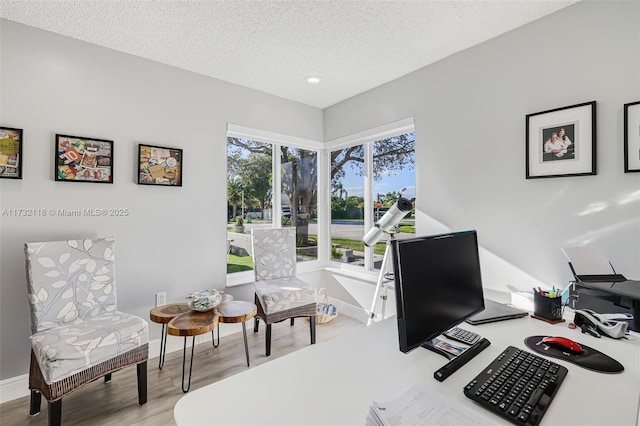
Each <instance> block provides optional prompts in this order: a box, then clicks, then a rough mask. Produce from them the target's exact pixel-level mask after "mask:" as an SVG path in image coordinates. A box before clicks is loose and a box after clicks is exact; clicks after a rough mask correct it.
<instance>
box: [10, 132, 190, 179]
mask: <svg viewBox="0 0 640 426" xmlns="http://www.w3.org/2000/svg"><path fill="white" fill-rule="evenodd" d="M23 138H24V130H23V129H19V128H14V127H7V126H3V125H0V178H2V179H22V176H23V169H22V159H23V157H24V155H23ZM183 156H184V154H183V150H182V149H180V148H169V147H162V146H156V145H149V144H142V143H141V144H138V163H137V164H136V170H137V171H136V175H137V176H138V178H137V182H136V183H137V184H139V185H158V186H182V167H183ZM113 163H114V141H112V140H107V139H98V138H93V137H85V136H72V135H64V134H59V133H56V134H55V144H54V161H53V167H54V180H55V181H59V182H85V183H87V182H89V183H113Z"/></svg>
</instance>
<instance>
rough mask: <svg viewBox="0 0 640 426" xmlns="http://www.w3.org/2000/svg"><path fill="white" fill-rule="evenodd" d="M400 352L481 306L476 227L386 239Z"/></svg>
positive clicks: (414, 345)
mask: <svg viewBox="0 0 640 426" xmlns="http://www.w3.org/2000/svg"><path fill="white" fill-rule="evenodd" d="M391 247H392V253H393V267H394V281H395V288H396V305H397V317H398V335H399V341H400V350H401V351H402V352H405V353H406V352H409V351H410V350H412V349H414V348H416V347H418V346H420V345H422V344H423V343H424V342H426V341H428V340H431V339H433V338H434V337H437V336H438V335H440V334H442V333H443V332H444V331H446V330H448V329H450V328H451V327H453V326H455V325H457V324H459V323H461V322H463V321H464V320H465V319H467V318H469V317H470V316H472V315H475V314H476V313H478V312H480V311H482V310H483V309H484V297H483V293H482V278H481V276H480V258H479V256H478V237H477V234H476V231H465V232H454V233H450V234H442V235H432V236H425V237H414V238H404V239H396V240H391Z"/></svg>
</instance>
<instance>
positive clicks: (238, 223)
mask: <svg viewBox="0 0 640 426" xmlns="http://www.w3.org/2000/svg"><path fill="white" fill-rule="evenodd" d="M236 232H239V233H241V234H242V233H244V219H243V218H242V216H236Z"/></svg>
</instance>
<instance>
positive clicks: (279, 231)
mask: <svg viewBox="0 0 640 426" xmlns="http://www.w3.org/2000/svg"><path fill="white" fill-rule="evenodd" d="M251 243H252V248H253V263H254V272H255V299H256V300H255V303H256V305H257V307H258V313H257V315H256V317H255V320H254V321H255V322H254V332H257V331H258V324H259V319H261V320H263V321H264V322H265V324H266V326H267V330H266V356H269V355H271V324H273V323H276V322H280V321H284V320H286V319H289V318H290V319H291V325H294V318H296V317H308V318H309V321H310V326H309V327H310V334H311V344H312V345H313V344H314V343H315V342H316V321H315V320H316V290H315V288H314V287H313V286H312V285H310V284H309V283H307V282H305V281H303V280H301V279H299V278H297V277H296V230H295V228H262V229H252V230H251Z"/></svg>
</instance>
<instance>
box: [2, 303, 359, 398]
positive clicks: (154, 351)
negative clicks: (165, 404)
mask: <svg viewBox="0 0 640 426" xmlns="http://www.w3.org/2000/svg"><path fill="white" fill-rule="evenodd" d="M329 303H332V304H334V305H336V307H337V308H338V314H339V315H346V316H348V317H350V318H353V319H355V320H358V321H360V322H363V323H366V322H367V319H368V317H367V313H366V312H365V310H364V309H362V308H361V307H359V306H354V305H350V304H348V303H344V302H342V301H340V300H336V299H332V298H329ZM150 326H152V327H153V326H157V324H153V323H150ZM252 326H253V323H252V322H251V321H249V322H248V323H247V328H251V327H252ZM218 327H219V330H220V337H225V336H228V335H230V334H234V333H239V332H241V331H242V324H220V325H219V326H218ZM168 337H169V338H168V339H167V351H166V353H167V354H169V353H172V352H176V351H181V350H183V348H184V340H183V339H180V338H175V336H168ZM191 341H192V339H187V347H191ZM205 342H211V335H210V334H209V333H207V334H202V335H200V336H196V345H197V344H200V343H205ZM159 354H160V339H154V340H151V341H150V342H149V361H148V365H149V366H152V367H153V366H156V365H157V363H158V356H159ZM25 396H29V375H28V374H23V375H21V376H16V377H11V378H9V379H5V380H0V404H4V403H5V402H9V401H13V400H14V399H18V398H22V397H25Z"/></svg>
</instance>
